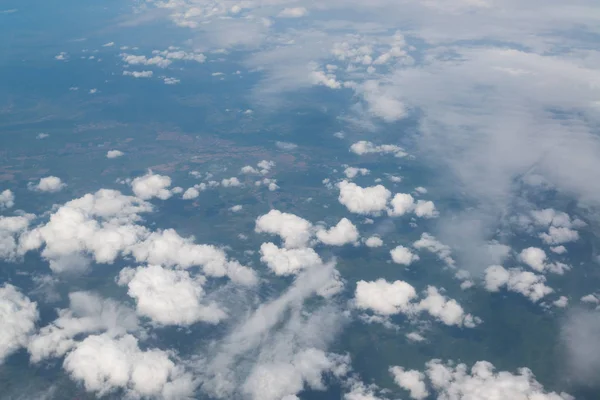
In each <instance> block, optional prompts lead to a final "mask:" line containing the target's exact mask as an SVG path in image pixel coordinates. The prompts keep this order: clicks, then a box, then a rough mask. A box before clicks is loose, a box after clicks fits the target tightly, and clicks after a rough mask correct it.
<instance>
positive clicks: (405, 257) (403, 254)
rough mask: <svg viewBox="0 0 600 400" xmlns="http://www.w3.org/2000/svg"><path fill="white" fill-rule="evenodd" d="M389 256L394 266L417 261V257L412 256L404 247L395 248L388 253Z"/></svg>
mask: <svg viewBox="0 0 600 400" xmlns="http://www.w3.org/2000/svg"><path fill="white" fill-rule="evenodd" d="M390 255H391V256H392V260H393V261H394V262H395V263H396V264H401V265H407V266H408V265H410V264H412V263H413V262H415V261H418V260H419V256H418V255H416V254H414V253H413V252H412V251H410V249H409V248H408V247H404V246H396V247H395V248H394V249H392V250H391V251H390Z"/></svg>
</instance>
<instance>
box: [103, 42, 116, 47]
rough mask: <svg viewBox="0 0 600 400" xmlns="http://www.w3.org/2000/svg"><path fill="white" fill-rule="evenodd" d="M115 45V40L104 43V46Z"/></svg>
mask: <svg viewBox="0 0 600 400" xmlns="http://www.w3.org/2000/svg"><path fill="white" fill-rule="evenodd" d="M114 45H115V42H108V43H104V44H103V45H102V47H112V46H114Z"/></svg>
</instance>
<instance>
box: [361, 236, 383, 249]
mask: <svg viewBox="0 0 600 400" xmlns="http://www.w3.org/2000/svg"><path fill="white" fill-rule="evenodd" d="M365 245H366V246H367V247H371V248H373V247H381V246H383V240H381V238H380V237H378V236H371V237H369V238H367V240H365Z"/></svg>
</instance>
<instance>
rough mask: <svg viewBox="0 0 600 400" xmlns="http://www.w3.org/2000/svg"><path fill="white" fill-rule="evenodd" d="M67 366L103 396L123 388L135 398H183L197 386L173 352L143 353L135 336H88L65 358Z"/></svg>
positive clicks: (156, 351) (74, 375)
mask: <svg viewBox="0 0 600 400" xmlns="http://www.w3.org/2000/svg"><path fill="white" fill-rule="evenodd" d="M63 367H64V369H65V370H66V371H67V372H68V373H69V375H71V377H72V378H73V379H74V380H77V381H81V382H82V383H83V385H84V387H85V389H86V390H87V391H90V392H95V393H97V394H98V395H99V396H103V395H106V394H108V393H111V392H113V391H115V390H117V389H123V390H125V392H126V393H128V394H129V395H130V396H132V397H146V398H147V397H161V398H165V399H180V398H187V397H189V396H191V395H192V394H193V392H194V389H195V386H196V385H195V383H194V380H193V378H192V376H191V375H190V374H188V373H186V372H185V371H184V369H183V368H181V367H179V366H177V365H176V364H175V363H174V362H173V361H172V360H171V358H170V356H169V353H167V352H165V351H162V350H159V349H148V350H141V349H140V348H139V345H138V341H137V339H136V338H135V337H133V336H131V335H125V336H122V337H120V338H113V337H111V336H109V335H106V334H102V335H94V336H88V337H87V338H86V339H84V340H83V341H82V342H81V343H79V344H78V345H77V346H76V347H75V349H74V350H73V351H71V352H70V353H69V354H68V355H67V356H66V357H65V361H64V364H63Z"/></svg>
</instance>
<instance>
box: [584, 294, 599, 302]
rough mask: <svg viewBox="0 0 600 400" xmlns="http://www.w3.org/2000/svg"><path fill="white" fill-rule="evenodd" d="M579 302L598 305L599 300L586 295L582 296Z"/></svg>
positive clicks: (596, 297)
mask: <svg viewBox="0 0 600 400" xmlns="http://www.w3.org/2000/svg"><path fill="white" fill-rule="evenodd" d="M580 300H581V302H583V303H589V304H600V298H598V296H596V295H594V294H587V295H585V296H583V297H582V298H581V299H580Z"/></svg>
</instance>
